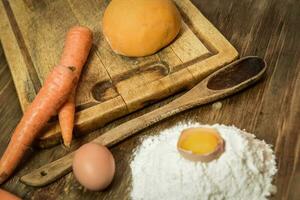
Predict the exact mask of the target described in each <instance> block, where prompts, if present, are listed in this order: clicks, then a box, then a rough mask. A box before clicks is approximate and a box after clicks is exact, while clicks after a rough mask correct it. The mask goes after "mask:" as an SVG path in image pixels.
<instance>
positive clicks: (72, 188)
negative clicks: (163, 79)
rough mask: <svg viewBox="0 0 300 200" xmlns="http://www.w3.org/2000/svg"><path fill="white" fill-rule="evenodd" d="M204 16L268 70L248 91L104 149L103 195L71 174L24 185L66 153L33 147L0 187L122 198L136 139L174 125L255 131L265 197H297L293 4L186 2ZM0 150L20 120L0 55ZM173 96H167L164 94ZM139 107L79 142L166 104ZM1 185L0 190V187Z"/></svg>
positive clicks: (299, 66) (299, 63)
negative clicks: (109, 170)
mask: <svg viewBox="0 0 300 200" xmlns="http://www.w3.org/2000/svg"><path fill="white" fill-rule="evenodd" d="M193 2H194V3H195V5H196V6H197V7H198V8H199V9H201V11H202V12H203V13H204V15H205V16H206V17H207V18H208V19H209V20H210V21H211V22H212V23H213V24H214V25H215V26H216V27H217V28H218V29H219V30H220V31H221V32H222V33H223V34H224V35H225V37H226V38H228V39H229V41H230V42H231V43H232V44H233V45H234V46H235V47H236V48H237V49H238V51H239V52H240V53H241V56H245V55H259V56H261V57H263V58H265V60H266V62H267V64H268V69H267V75H266V77H265V79H264V80H263V81H261V82H260V83H259V84H257V85H256V86H254V87H253V88H251V89H249V90H247V91H245V92H243V93H240V94H237V95H235V96H233V97H231V98H229V99H225V100H222V101H220V103H221V105H222V107H221V108H220V109H216V108H215V107H214V106H212V105H207V106H203V107H200V108H195V109H192V110H190V111H187V112H184V113H182V114H180V115H177V116H174V117H172V118H170V119H168V120H165V121H163V122H161V123H159V124H157V125H155V126H153V127H150V128H148V129H146V130H145V131H143V132H142V133H141V135H139V136H137V137H133V138H131V139H129V140H126V141H124V142H123V143H121V144H120V145H118V146H116V147H114V148H112V152H113V154H114V156H115V159H116V161H117V173H116V177H115V180H114V182H113V184H112V185H111V187H110V188H108V189H107V190H106V191H104V192H96V193H95V192H88V191H85V190H83V189H82V187H80V185H79V184H78V183H77V182H76V181H75V179H74V177H73V175H72V174H69V175H67V176H66V177H65V178H63V179H60V180H59V181H57V182H56V183H53V184H51V185H49V186H46V187H44V188H40V189H36V188H32V187H27V186H25V185H23V184H21V183H20V182H18V180H17V177H19V176H20V175H22V174H25V173H26V172H28V171H30V170H31V169H33V168H36V167H38V166H41V165H42V164H44V163H46V162H49V161H52V160H55V159H57V158H59V157H61V156H62V155H64V154H65V153H67V151H66V150H65V149H63V148H62V146H57V147H54V148H52V149H47V150H43V151H39V150H35V151H34V154H32V156H30V157H29V159H28V160H27V161H26V163H25V164H24V166H25V167H24V168H22V169H21V170H20V171H19V172H18V173H17V176H16V177H14V178H13V179H11V180H10V181H8V182H7V183H6V184H5V185H4V186H3V187H4V188H5V189H8V190H9V191H12V192H14V193H16V194H18V195H20V196H22V197H24V198H25V199H83V198H84V199H128V194H129V192H130V184H131V183H130V182H131V178H130V176H131V174H130V168H129V163H130V159H131V153H132V150H133V149H134V148H135V147H136V146H138V144H139V143H140V141H139V140H140V139H141V137H143V136H145V135H150V134H158V133H159V132H160V131H161V130H163V129H165V128H168V127H170V126H172V125H175V124H176V123H178V122H181V121H195V122H202V123H211V124H212V123H224V124H234V125H236V126H238V127H240V128H245V129H246V130H248V131H250V132H253V133H256V135H257V137H258V138H260V139H264V140H266V141H267V142H268V143H271V144H273V145H274V149H275V152H276V156H277V161H278V167H279V172H278V175H277V176H276V180H275V184H276V185H277V186H278V192H277V194H276V195H275V196H274V197H273V199H292V200H293V199H295V200H296V199H298V198H299V196H300V193H299V187H300V182H299V177H300V167H299V149H300V148H299V147H300V140H299V128H300V127H299V121H300V105H299V102H300V59H299V58H300V51H299V49H300V35H299V33H298V28H299V27H300V4H299V2H298V1H297V0H287V1H280V0H277V1H275V0H265V1H260V0H245V1H239V0H228V1H222V0H215V1H210V0H201V1H196V0H194V1H193ZM0 55H1V56H0V63H1V64H0V113H1V114H0V123H1V126H0V133H1V134H0V142H1V144H3V145H1V146H0V153H2V152H3V150H4V147H5V145H6V144H7V142H8V140H9V136H10V132H11V130H12V129H13V128H14V126H15V125H16V123H17V121H18V120H19V118H20V117H21V109H20V107H19V105H18V100H17V97H16V93H15V90H14V87H13V83H12V81H11V77H10V74H9V70H8V69H7V65H6V63H5V59H4V56H3V53H2V51H1V50H0ZM172 98H174V97H172ZM172 98H170V99H167V100H165V101H163V102H161V103H160V104H156V105H153V106H151V107H147V108H145V109H144V110H142V111H138V112H135V113H133V114H132V115H130V116H127V117H125V118H122V119H120V120H118V121H115V122H113V123H111V124H109V125H107V126H106V127H104V128H103V129H100V130H98V131H95V132H93V133H92V134H90V135H89V136H88V137H85V138H84V140H90V139H91V138H94V137H96V136H97V135H100V134H101V133H102V132H104V131H106V130H109V129H110V128H112V127H114V126H116V125H117V124H120V123H122V122H124V121H127V120H129V119H132V118H134V117H136V116H139V115H141V114H142V113H145V112H148V111H149V110H152V109H155V108H157V107H159V106H160V105H163V104H165V103H167V102H169V101H170V100H171V99H172ZM1 187H2V186H1Z"/></svg>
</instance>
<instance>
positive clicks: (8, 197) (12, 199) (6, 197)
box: [0, 189, 21, 200]
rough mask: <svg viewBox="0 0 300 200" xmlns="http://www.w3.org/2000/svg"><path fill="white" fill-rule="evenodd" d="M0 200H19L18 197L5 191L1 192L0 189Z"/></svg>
mask: <svg viewBox="0 0 300 200" xmlns="http://www.w3.org/2000/svg"><path fill="white" fill-rule="evenodd" d="M0 199H3V200H21V199H20V198H19V197H17V196H15V195H13V194H11V193H9V192H7V191H5V190H2V189H0Z"/></svg>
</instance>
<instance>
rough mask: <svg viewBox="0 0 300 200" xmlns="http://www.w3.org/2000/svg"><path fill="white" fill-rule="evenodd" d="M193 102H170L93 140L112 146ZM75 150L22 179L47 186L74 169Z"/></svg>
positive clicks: (28, 183)
mask: <svg viewBox="0 0 300 200" xmlns="http://www.w3.org/2000/svg"><path fill="white" fill-rule="evenodd" d="M192 106H193V105H192V104H179V103H172V102H171V103H170V104H167V105H165V106H163V107H161V108H159V109H156V110H154V111H152V112H149V113H147V114H144V115H142V116H140V117H137V118H135V119H132V120H130V121H128V122H125V123H123V124H121V125H119V126H117V127H116V128H113V129H111V130H109V131H108V132H106V133H104V134H102V135H101V136H99V137H97V138H96V139H94V140H93V141H92V142H95V143H98V144H101V145H105V146H112V145H114V144H116V143H118V142H120V141H122V140H124V139H125V138H128V137H130V136H132V135H134V134H136V133H137V132H139V131H140V130H142V129H144V128H146V127H149V126H151V125H153V124H154V123H156V122H158V121H160V120H162V119H165V118H167V117H170V116H172V115H175V114H176V113H179V112H181V111H183V110H186V109H188V108H190V107H192ZM73 156H74V152H73V153H70V154H68V155H66V156H64V157H62V158H60V159H58V160H56V161H54V162H51V163H49V164H46V165H44V166H42V167H40V168H38V169H35V170H33V171H32V172H31V173H29V174H27V175H25V176H23V177H21V179H20V180H21V181H22V182H23V183H25V184H27V185H30V186H45V185H47V184H49V183H51V182H53V181H55V180H56V179H58V178H60V177H62V176H64V175H66V174H67V173H69V172H70V171H71V170H72V159H73Z"/></svg>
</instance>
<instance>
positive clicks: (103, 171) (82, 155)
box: [73, 143, 115, 191]
mask: <svg viewBox="0 0 300 200" xmlns="http://www.w3.org/2000/svg"><path fill="white" fill-rule="evenodd" d="M73 173H74V175H75V177H76V179H77V180H78V182H79V183H80V184H81V185H83V186H84V187H85V188H87V189H89V190H93V191H97V190H103V189H105V188H106V187H107V186H108V185H109V184H110V183H111V181H112V180H113V177H114V174H115V160H114V157H113V155H112V154H111V152H110V151H109V150H108V149H107V148H106V147H105V146H102V145H99V144H96V143H88V144H85V145H83V146H82V147H80V148H79V149H78V150H77V151H76V152H75V156H74V159H73Z"/></svg>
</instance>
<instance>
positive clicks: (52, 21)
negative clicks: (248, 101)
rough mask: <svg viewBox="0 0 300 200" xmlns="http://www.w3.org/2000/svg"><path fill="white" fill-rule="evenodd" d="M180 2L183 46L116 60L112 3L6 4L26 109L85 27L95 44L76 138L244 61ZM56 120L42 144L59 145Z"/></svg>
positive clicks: (9, 45)
mask: <svg viewBox="0 0 300 200" xmlns="http://www.w3.org/2000/svg"><path fill="white" fill-rule="evenodd" d="M174 1H175V3H176V4H177V7H178V9H179V11H180V13H181V15H182V19H183V20H182V26H181V29H180V32H179V34H178V36H177V37H176V40H175V41H174V42H172V44H170V45H169V46H167V47H166V48H164V49H162V50H161V51H159V52H158V53H156V54H153V55H151V56H146V57H140V58H128V57H124V56H120V55H117V54H115V53H114V52H113V51H112V50H111V48H110V47H109V44H108V42H107V41H106V40H105V37H104V35H103V33H102V25H101V20H102V15H103V12H104V10H105V8H106V7H107V5H108V3H109V0H101V1H100V2H99V1H98V0H90V1H89V3H82V1H81V0H72V1H52V0H42V1H39V2H37V1H32V0H30V1H28V0H27V1H19V0H10V1H8V0H1V1H0V12H2V13H5V14H3V15H2V16H3V17H1V18H0V37H1V40H2V46H3V51H4V52H5V56H6V59H7V63H8V64H9V67H10V70H11V73H12V77H13V80H14V84H15V87H16V90H17V94H18V96H19V100H20V104H21V108H22V110H25V109H26V107H27V105H28V104H29V103H30V102H31V101H32V99H33V98H34V96H35V94H36V93H37V91H38V90H39V88H40V87H41V85H42V82H43V80H44V78H45V77H46V75H47V74H48V73H49V71H50V70H51V69H52V67H53V66H54V65H55V64H56V63H57V62H58V60H59V57H60V54H61V49H62V46H63V43H64V39H65V34H66V32H67V31H68V29H69V28H70V27H71V26H74V25H78V24H80V25H85V26H87V27H89V28H90V29H91V30H92V31H93V33H94V35H93V37H94V40H93V47H92V49H91V52H90V54H89V58H88V60H87V63H86V65H85V67H84V69H83V73H82V76H81V81H80V82H79V84H78V89H77V95H76V107H77V109H76V111H77V113H76V116H75V127H74V130H75V133H76V134H75V135H79V134H83V133H89V132H90V131H92V130H95V129H96V128H99V127H100V126H103V125H105V124H106V123H108V122H110V121H112V120H114V119H116V118H119V117H120V116H124V115H126V114H128V113H130V112H133V111H136V110H137V109H140V108H142V107H145V106H146V105H149V104H150V103H153V102H155V101H158V100H161V99H163V98H165V97H168V96H170V95H172V94H174V93H176V92H178V91H182V90H184V89H187V88H190V87H191V86H193V85H194V84H196V83H197V82H198V81H199V80H201V79H203V78H204V77H205V76H207V75H208V74H209V73H212V72H213V71H215V70H216V69H218V68H220V67H221V66H223V65H224V64H226V63H229V62H232V61H233V60H234V59H236V58H237V56H238V53H237V51H236V50H235V49H234V47H233V46H232V45H231V44H230V43H229V42H228V41H227V40H226V39H225V38H224V37H223V36H222V34H221V33H220V32H219V31H218V30H217V29H216V28H215V27H214V26H213V25H212V24H211V23H210V22H209V21H208V20H207V19H206V18H205V17H204V16H203V15H202V14H201V13H200V12H199V10H198V9H197V8H196V7H195V6H194V5H193V4H192V3H191V2H190V0H174ZM83 13H85V15H84V16H82V14H83ZM58 18H59V19H60V20H57V19H58ZM56 122H57V121H54V122H53V123H52V125H50V126H48V127H47V128H45V130H44V131H43V133H42V136H41V137H40V138H39V140H36V143H37V144H38V145H39V146H41V147H48V146H51V145H53V144H55V143H56V144H57V143H59V141H60V138H61V133H60V126H59V124H58V123H56Z"/></svg>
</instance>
